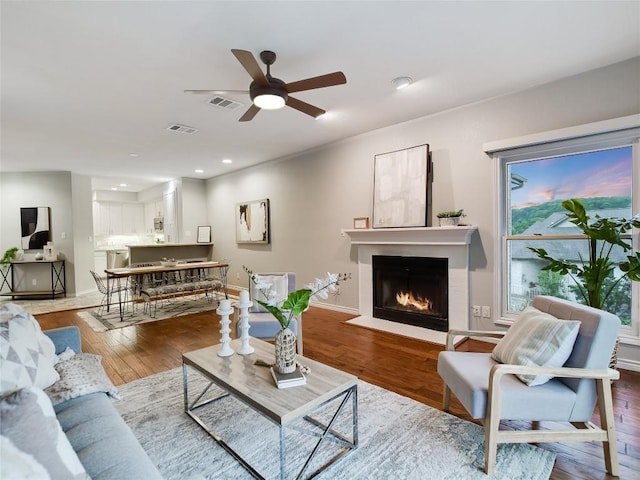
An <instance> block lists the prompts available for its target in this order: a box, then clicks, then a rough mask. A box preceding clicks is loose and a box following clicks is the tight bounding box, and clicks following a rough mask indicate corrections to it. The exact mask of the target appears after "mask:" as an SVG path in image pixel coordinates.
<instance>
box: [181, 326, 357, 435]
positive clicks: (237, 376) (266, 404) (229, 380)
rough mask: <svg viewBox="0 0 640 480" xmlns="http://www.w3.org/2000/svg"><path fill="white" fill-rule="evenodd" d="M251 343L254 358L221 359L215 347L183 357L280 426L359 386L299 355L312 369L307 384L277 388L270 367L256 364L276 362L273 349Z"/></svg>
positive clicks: (233, 343) (237, 342)
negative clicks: (259, 362)
mask: <svg viewBox="0 0 640 480" xmlns="http://www.w3.org/2000/svg"><path fill="white" fill-rule="evenodd" d="M241 344H242V341H241V340H240V339H235V340H232V341H231V348H233V350H234V351H236V352H237V350H238V349H239V348H240V346H241ZM250 344H251V346H252V347H253V348H255V352H254V353H252V354H251V355H240V354H238V353H234V354H233V355H231V356H229V357H220V356H218V354H217V353H218V351H220V348H222V346H221V345H214V346H211V347H205V348H201V349H200V350H195V351H193V352H189V353H185V354H183V355H182V362H183V363H184V364H186V365H188V366H190V367H193V368H195V369H196V370H198V371H199V372H200V373H202V375H204V376H205V377H206V378H208V379H210V380H212V381H213V382H215V383H216V384H217V385H219V386H220V387H222V388H223V389H225V390H227V391H228V392H230V393H232V394H233V395H234V396H236V397H237V398H239V399H240V400H241V401H242V402H244V403H246V404H248V405H250V406H251V407H252V408H253V409H254V410H256V411H258V412H261V413H262V414H264V415H266V416H267V417H269V418H270V419H272V420H273V421H274V422H275V423H277V424H280V425H285V424H287V423H289V422H291V421H293V420H295V419H297V418H300V417H301V416H303V415H306V414H308V413H309V412H311V411H313V410H314V409H315V408H317V407H318V406H320V405H321V404H322V403H324V402H325V401H327V400H330V399H331V398H334V397H336V396H337V395H339V394H340V393H342V392H345V391H346V390H348V389H349V388H351V387H353V386H355V385H357V382H358V377H356V376H355V375H351V374H350V373H346V372H343V371H341V370H338V369H336V368H333V367H330V366H328V365H324V364H322V363H320V362H316V361H315V360H311V359H310V358H306V357H303V356H301V355H298V361H299V362H300V363H302V364H303V365H307V366H309V368H310V369H311V373H309V374H308V375H307V376H306V377H307V383H306V384H305V385H299V386H296V387H291V388H285V389H278V387H276V384H275V381H274V380H273V377H272V376H271V372H270V371H269V367H261V366H256V365H254V364H253V363H254V362H255V361H256V360H262V361H264V362H267V363H269V364H271V363H273V362H274V360H275V358H274V357H275V351H274V346H273V345H272V344H270V343H268V342H265V341H263V340H259V339H256V338H251V341H250Z"/></svg>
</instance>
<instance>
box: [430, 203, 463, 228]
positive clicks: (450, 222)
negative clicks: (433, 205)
mask: <svg viewBox="0 0 640 480" xmlns="http://www.w3.org/2000/svg"><path fill="white" fill-rule="evenodd" d="M436 217H438V224H439V225H440V226H441V227H455V226H456V225H458V223H460V217H466V214H465V213H464V212H463V209H462V208H461V209H460V210H448V211H445V212H440V213H438V214H437V215H436Z"/></svg>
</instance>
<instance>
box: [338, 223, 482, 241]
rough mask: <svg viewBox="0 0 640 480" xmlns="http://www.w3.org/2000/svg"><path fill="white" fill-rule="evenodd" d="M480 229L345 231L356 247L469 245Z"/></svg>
mask: <svg viewBox="0 0 640 480" xmlns="http://www.w3.org/2000/svg"><path fill="white" fill-rule="evenodd" d="M477 229H478V227H473V226H459V227H412V228H368V229H352V230H343V232H344V233H346V234H347V235H349V237H350V238H351V243H352V244H355V245H469V244H470V243H471V236H472V235H473V232H475V231H476V230H477Z"/></svg>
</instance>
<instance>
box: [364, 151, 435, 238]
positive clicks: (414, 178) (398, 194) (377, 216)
mask: <svg viewBox="0 0 640 480" xmlns="http://www.w3.org/2000/svg"><path fill="white" fill-rule="evenodd" d="M431 178H432V168H431V153H430V152H429V145H428V144H425V145H418V146H416V147H411V148H406V149H404V150H397V151H395V152H389V153H381V154H379V155H376V156H375V157H374V164H373V225H372V227H373V228H393V227H428V226H430V225H429V224H430V219H431Z"/></svg>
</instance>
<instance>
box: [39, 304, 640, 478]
mask: <svg viewBox="0 0 640 480" xmlns="http://www.w3.org/2000/svg"><path fill="white" fill-rule="evenodd" d="M351 317H352V315H349V314H345V313H340V312H334V311H331V310H324V309H319V308H313V307H312V308H311V309H310V310H309V311H308V312H307V313H305V316H304V349H305V351H304V353H305V356H307V357H309V358H313V359H314V360H318V361H320V362H323V363H326V364H328V365H331V366H334V367H336V368H339V369H341V370H344V371H347V372H349V373H352V374H355V375H357V376H358V377H359V378H361V379H362V380H364V381H366V382H369V383H373V384H375V385H378V386H380V387H383V388H386V389H388V390H392V391H394V392H397V393H399V394H401V395H405V396H407V397H410V398H413V399H415V400H417V401H420V402H423V403H425V404H427V405H429V406H431V407H434V408H438V409H441V408H442V389H443V384H442V381H441V380H440V377H439V376H438V374H437V372H436V365H437V359H438V353H439V352H440V351H441V350H442V347H441V346H438V345H433V344H429V343H427V342H423V341H420V340H414V339H410V338H404V337H400V336H397V335H392V334H389V333H385V332H379V331H375V330H370V329H366V328H363V327H358V326H354V325H351V324H348V323H345V321H346V320H348V319H349V318H351ZM37 319H38V321H39V322H40V324H41V326H42V328H44V329H48V328H55V327H61V326H66V325H77V326H78V327H79V328H80V330H81V334H82V341H83V349H84V350H85V351H87V352H91V353H96V354H99V355H101V356H102V360H103V364H104V367H105V370H106V371H107V374H108V375H109V377H110V378H111V380H112V381H113V382H114V384H116V385H120V384H123V383H127V382H130V381H132V380H135V379H138V378H143V377H146V376H148V375H152V374H154V373H159V372H162V371H165V370H168V369H171V368H174V367H178V366H180V365H181V355H182V353H183V352H188V351H191V350H195V349H198V348H202V347H205V346H208V345H211V344H213V343H218V342H219V338H220V333H219V329H220V324H219V318H218V316H217V315H216V314H215V313H213V312H206V313H198V314H194V315H189V316H184V317H177V318H173V319H169V320H162V321H158V322H153V323H147V324H143V325H137V326H131V327H126V328H123V329H119V330H112V331H110V332H104V333H96V332H94V331H93V330H92V329H91V328H90V327H89V326H87V325H86V324H85V322H84V321H83V320H82V319H81V318H80V317H79V316H78V315H77V311H66V312H57V313H50V314H44V315H38V316H37ZM458 348H459V349H463V350H474V351H491V349H492V348H493V345H492V344H489V343H485V342H479V341H471V340H470V341H466V342H464V343H463V344H462V345H460V346H459V347H458ZM613 387H614V388H613V396H614V398H613V402H614V410H615V418H616V428H617V433H618V435H617V437H618V451H619V454H620V469H621V476H620V478H622V479H635V478H639V477H638V473H637V472H638V471H640V448H639V445H640V441H639V439H638V436H639V432H640V374H639V373H635V372H629V371H624V370H623V371H621V379H620V380H619V381H617V382H615V383H614V386H613ZM452 411H453V413H454V414H456V415H458V416H460V417H461V418H465V419H467V420H470V419H469V417H468V415H467V414H466V412H465V411H464V409H463V408H462V406H461V405H460V403H459V402H458V401H457V400H456V399H455V398H454V399H453V402H452ZM594 422H596V423H598V422H599V419H598V414H597V413H595V414H594ZM504 427H505V428H513V429H517V428H524V427H526V425H524V424H522V423H521V424H519V423H518V422H509V423H506V424H504ZM540 428H547V426H546V425H545V424H544V423H543V424H541V425H540ZM540 446H541V447H542V448H546V449H548V450H551V451H553V452H555V453H556V455H557V460H556V463H555V466H554V469H553V472H552V475H551V478H552V479H554V480H568V479H571V480H576V479H579V480H596V479H597V480H600V479H612V478H615V477H611V476H609V475H607V474H606V471H605V468H604V460H603V456H602V447H601V444H600V443H596V442H580V443H547V444H542V445H540Z"/></svg>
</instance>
